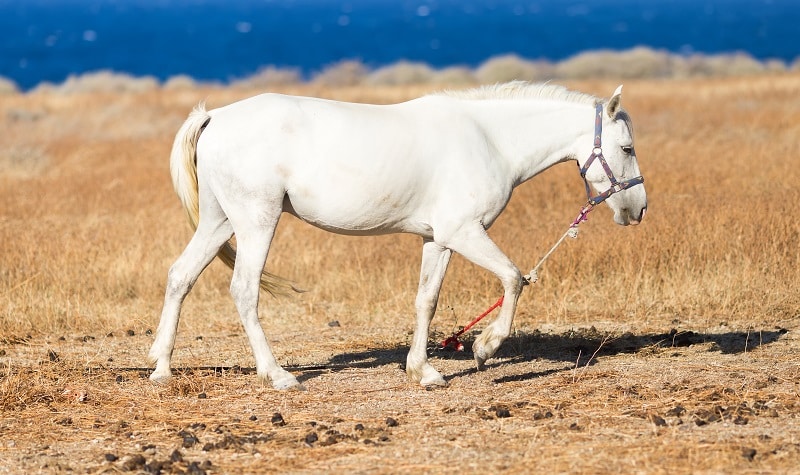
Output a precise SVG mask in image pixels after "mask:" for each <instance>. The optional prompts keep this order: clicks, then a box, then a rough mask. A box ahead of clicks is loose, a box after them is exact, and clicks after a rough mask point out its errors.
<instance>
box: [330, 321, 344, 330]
mask: <svg viewBox="0 0 800 475" xmlns="http://www.w3.org/2000/svg"><path fill="white" fill-rule="evenodd" d="M328 326H329V327H331V328H334V327H340V326H341V325H340V324H339V320H332V321H330V322H328Z"/></svg>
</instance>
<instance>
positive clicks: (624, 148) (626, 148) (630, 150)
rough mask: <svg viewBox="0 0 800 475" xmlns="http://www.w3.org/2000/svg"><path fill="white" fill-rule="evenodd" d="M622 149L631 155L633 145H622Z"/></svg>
mask: <svg viewBox="0 0 800 475" xmlns="http://www.w3.org/2000/svg"><path fill="white" fill-rule="evenodd" d="M622 151H623V152H625V153H626V154H628V155H631V154H632V153H633V147H632V146H630V145H624V146H623V147H622Z"/></svg>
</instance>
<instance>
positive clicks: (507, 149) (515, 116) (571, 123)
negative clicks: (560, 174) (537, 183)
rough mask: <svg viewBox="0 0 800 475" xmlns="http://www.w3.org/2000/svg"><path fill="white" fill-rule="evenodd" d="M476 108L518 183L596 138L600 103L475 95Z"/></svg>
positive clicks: (499, 156) (568, 157) (571, 155)
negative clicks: (596, 107)
mask: <svg viewBox="0 0 800 475" xmlns="http://www.w3.org/2000/svg"><path fill="white" fill-rule="evenodd" d="M473 102H474V103H473V104H472V105H471V106H470V105H467V107H468V108H469V109H472V111H473V112H474V113H475V114H476V115H475V119H476V121H477V122H478V123H480V124H481V126H482V127H483V130H484V131H485V133H486V135H487V139H488V141H489V142H490V143H491V145H492V147H493V149H494V150H495V151H496V153H497V157H496V158H497V159H500V160H503V161H505V162H507V164H508V166H509V168H510V169H511V170H512V173H513V176H514V177H515V185H518V184H520V183H523V182H525V181H527V180H529V179H531V178H533V177H534V176H536V175H538V174H539V173H541V172H543V171H545V170H547V169H548V168H550V167H551V166H553V165H555V164H557V163H561V162H564V161H567V160H575V159H576V155H577V154H578V153H580V150H582V149H583V148H585V149H586V150H585V151H586V153H589V151H590V149H591V144H592V141H591V140H592V136H593V131H594V128H593V125H594V108H593V107H592V106H591V105H588V104H582V103H574V102H565V101H554V100H488V101H487V100H484V101H473Z"/></svg>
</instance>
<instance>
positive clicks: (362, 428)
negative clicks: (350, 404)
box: [354, 424, 364, 432]
mask: <svg viewBox="0 0 800 475" xmlns="http://www.w3.org/2000/svg"><path fill="white" fill-rule="evenodd" d="M354 429H355V430H357V431H359V432H361V431H363V430H364V424H356V426H355V427H354Z"/></svg>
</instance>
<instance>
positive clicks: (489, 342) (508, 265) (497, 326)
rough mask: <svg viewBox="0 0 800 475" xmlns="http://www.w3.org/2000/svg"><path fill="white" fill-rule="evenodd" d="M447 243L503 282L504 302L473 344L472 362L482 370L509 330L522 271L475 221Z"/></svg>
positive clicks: (520, 288) (506, 336)
mask: <svg viewBox="0 0 800 475" xmlns="http://www.w3.org/2000/svg"><path fill="white" fill-rule="evenodd" d="M448 247H450V248H451V249H453V250H454V251H455V252H458V253H459V254H461V255H462V256H464V257H465V258H467V259H468V260H469V261H471V262H472V263H473V264H476V265H478V266H480V267H483V268H484V269H486V270H488V271H490V272H492V273H493V274H494V275H496V276H497V278H498V279H500V282H501V284H502V285H503V306H502V307H500V313H499V315H498V316H497V319H496V320H495V321H494V322H492V323H491V324H489V325H488V326H487V327H486V329H485V330H483V332H481V334H480V335H479V336H478V338H477V339H476V340H475V343H474V344H473V345H472V352H473V355H474V358H475V364H476V366H477V368H478V370H483V369H484V365H485V363H486V360H488V359H489V358H491V357H492V355H494V353H495V352H496V351H497V349H498V348H499V347H500V345H501V344H502V343H503V341H505V339H506V338H508V336H509V335H510V334H511V324H512V322H513V320H514V312H515V311H516V309H517V299H519V295H520V293H521V292H522V286H523V279H522V274H521V273H520V271H519V269H517V267H516V266H515V265H514V263H513V262H511V259H509V258H508V257H507V256H506V255H505V254H504V253H503V251H501V250H500V248H498V247H497V245H496V244H495V243H494V241H492V240H491V238H489V235H488V234H487V233H486V230H485V229H484V228H483V227H482V226H480V225H478V224H475V225H470V226H465V227H463V228H461V229H459V230H458V231H457V232H456V233H454V234H453V235H452V236H450V237H449V239H448Z"/></svg>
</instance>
